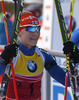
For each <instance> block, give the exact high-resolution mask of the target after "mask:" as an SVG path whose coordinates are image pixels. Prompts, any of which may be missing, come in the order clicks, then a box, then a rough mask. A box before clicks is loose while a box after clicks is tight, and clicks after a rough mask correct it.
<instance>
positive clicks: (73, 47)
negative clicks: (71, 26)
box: [63, 41, 79, 63]
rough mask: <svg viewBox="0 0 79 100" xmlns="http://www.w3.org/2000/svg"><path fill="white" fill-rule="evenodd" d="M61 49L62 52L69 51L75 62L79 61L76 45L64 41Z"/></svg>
mask: <svg viewBox="0 0 79 100" xmlns="http://www.w3.org/2000/svg"><path fill="white" fill-rule="evenodd" d="M63 51H64V54H68V53H69V52H70V57H71V59H73V60H74V62H75V63H76V62H78V61H79V50H78V49H77V45H75V44H74V43H73V42H71V41H67V42H65V43H64V48H63Z"/></svg>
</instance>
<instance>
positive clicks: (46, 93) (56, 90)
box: [0, 0, 79, 100]
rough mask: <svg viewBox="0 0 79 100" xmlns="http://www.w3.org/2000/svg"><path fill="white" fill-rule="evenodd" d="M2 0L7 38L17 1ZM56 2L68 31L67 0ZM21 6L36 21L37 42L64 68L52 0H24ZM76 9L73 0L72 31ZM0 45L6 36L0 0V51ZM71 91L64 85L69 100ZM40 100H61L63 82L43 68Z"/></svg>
mask: <svg viewBox="0 0 79 100" xmlns="http://www.w3.org/2000/svg"><path fill="white" fill-rule="evenodd" d="M4 1H5V11H6V16H7V23H8V30H9V38H11V34H12V29H13V23H14V19H15V15H16V10H17V6H18V2H17V0H4ZM15 1H16V4H15ZM60 2H61V7H62V11H63V17H64V21H65V25H66V29H67V34H68V33H69V22H70V3H71V0H60ZM23 10H24V11H31V12H32V13H33V14H34V15H35V16H36V17H37V18H38V20H39V22H40V25H41V34H40V37H39V41H38V44H37V45H38V46H39V47H41V48H44V49H46V50H48V51H49V52H50V53H51V55H52V56H55V58H56V61H57V63H58V64H59V66H61V67H62V68H63V69H64V70H65V69H66V59H65V56H64V54H63V52H62V48H63V43H62V38H61V32H60V28H59V24H58V18H57V13H56V8H55V4H54V0H49V1H48V0H25V3H24V8H23ZM78 12H79V0H76V2H75V6H74V13H73V21H72V31H74V30H76V29H78V28H79V14H78ZM4 45H7V40H6V35H5V28H4V20H3V13H2V6H1V1H0V52H2V50H3V48H4ZM1 80H2V77H0V82H1ZM71 91H72V90H71V88H68V91H67V92H68V94H67V95H68V96H67V97H68V98H67V100H73V99H72V92H71ZM42 100H64V86H62V85H61V84H60V83H58V82H57V81H56V80H54V79H53V78H51V77H50V76H49V74H48V73H47V72H46V71H44V76H43V79H42Z"/></svg>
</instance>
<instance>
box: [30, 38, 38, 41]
mask: <svg viewBox="0 0 79 100" xmlns="http://www.w3.org/2000/svg"><path fill="white" fill-rule="evenodd" d="M30 39H31V40H34V41H35V40H38V39H37V38H30Z"/></svg>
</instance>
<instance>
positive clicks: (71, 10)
mask: <svg viewBox="0 0 79 100" xmlns="http://www.w3.org/2000/svg"><path fill="white" fill-rule="evenodd" d="M74 3H75V0H71V6H70V28H69V40H71V31H72V17H73V11H74ZM69 62H70V53H69V54H68V55H67V67H66V80H65V95H64V100H66V99H67V86H68V76H69Z"/></svg>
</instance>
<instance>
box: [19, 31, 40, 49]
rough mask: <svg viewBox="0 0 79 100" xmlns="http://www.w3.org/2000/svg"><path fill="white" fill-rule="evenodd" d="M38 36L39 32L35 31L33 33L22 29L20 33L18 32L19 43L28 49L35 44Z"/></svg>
mask: <svg viewBox="0 0 79 100" xmlns="http://www.w3.org/2000/svg"><path fill="white" fill-rule="evenodd" d="M39 36H40V31H39V32H37V30H35V32H30V31H27V30H26V29H23V30H22V31H21V32H19V38H20V42H21V43H22V44H23V45H24V46H28V48H29V49H30V48H32V47H33V46H35V45H36V44H37V41H38V38H39Z"/></svg>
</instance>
